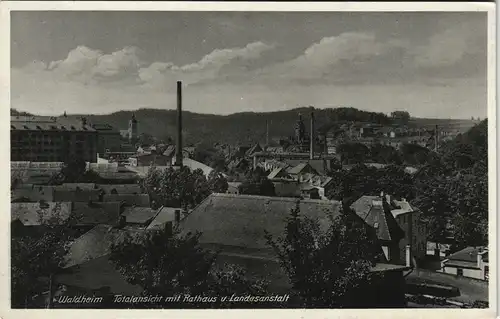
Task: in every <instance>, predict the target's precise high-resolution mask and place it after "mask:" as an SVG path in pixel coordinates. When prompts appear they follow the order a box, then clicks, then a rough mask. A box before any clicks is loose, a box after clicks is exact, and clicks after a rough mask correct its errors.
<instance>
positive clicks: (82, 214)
mask: <svg viewBox="0 0 500 319" xmlns="http://www.w3.org/2000/svg"><path fill="white" fill-rule="evenodd" d="M122 210H123V204H122V203H120V202H105V203H101V202H87V203H82V202H80V203H73V204H72V207H71V223H72V224H74V225H75V226H81V227H86V228H87V230H90V229H89V227H90V228H92V227H94V226H96V225H99V224H110V225H114V224H116V223H118V220H119V217H120V214H121V212H122Z"/></svg>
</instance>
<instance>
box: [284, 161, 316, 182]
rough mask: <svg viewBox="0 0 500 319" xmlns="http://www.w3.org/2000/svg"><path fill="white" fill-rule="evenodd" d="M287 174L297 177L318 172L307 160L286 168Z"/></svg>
mask: <svg viewBox="0 0 500 319" xmlns="http://www.w3.org/2000/svg"><path fill="white" fill-rule="evenodd" d="M287 172H288V174H289V175H290V176H291V177H292V178H295V179H297V178H298V177H299V176H300V175H302V174H307V173H310V174H318V172H317V171H316V170H315V169H314V168H313V167H312V166H311V165H309V163H307V162H301V163H299V164H297V165H295V166H293V167H291V168H289V169H288V170H287Z"/></svg>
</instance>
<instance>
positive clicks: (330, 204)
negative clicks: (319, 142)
mask: <svg viewBox="0 0 500 319" xmlns="http://www.w3.org/2000/svg"><path fill="white" fill-rule="evenodd" d="M296 203H297V199H295V198H284V197H266V196H253V195H233V194H211V195H210V196H209V197H208V198H206V199H205V200H204V201H203V202H202V203H201V204H200V205H198V206H197V207H196V208H195V209H194V210H193V211H192V212H191V213H190V214H189V215H187V217H186V218H185V219H184V220H183V221H182V222H181V228H182V229H183V231H184V232H195V231H201V232H202V235H201V238H200V243H204V244H214V245H229V246H236V247H240V248H244V249H251V250H261V251H269V249H270V248H269V246H268V245H267V242H266V239H265V237H264V234H265V233H264V231H266V230H267V231H268V232H269V233H270V234H271V235H272V236H273V237H276V236H282V235H283V232H284V230H285V225H286V218H287V217H289V215H290V210H291V209H293V208H295V206H296ZM300 211H301V214H302V215H304V216H309V217H311V218H318V220H319V222H320V224H321V225H322V227H324V228H327V227H328V226H329V225H330V221H331V218H332V217H336V216H338V215H339V214H340V213H341V203H340V202H337V201H325V200H301V201H300Z"/></svg>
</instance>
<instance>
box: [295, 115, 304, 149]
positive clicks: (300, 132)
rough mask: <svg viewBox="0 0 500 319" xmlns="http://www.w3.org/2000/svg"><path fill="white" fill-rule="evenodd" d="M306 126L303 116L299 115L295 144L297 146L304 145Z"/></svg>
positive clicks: (296, 124)
mask: <svg viewBox="0 0 500 319" xmlns="http://www.w3.org/2000/svg"><path fill="white" fill-rule="evenodd" d="M305 135H306V126H305V125H304V121H302V114H300V113H299V119H298V120H297V123H295V142H296V143H297V144H302V143H303V142H304V141H305Z"/></svg>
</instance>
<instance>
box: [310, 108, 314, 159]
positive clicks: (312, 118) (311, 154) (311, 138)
mask: <svg viewBox="0 0 500 319" xmlns="http://www.w3.org/2000/svg"><path fill="white" fill-rule="evenodd" d="M309 144H310V145H309V159H314V108H311V133H310V137H309Z"/></svg>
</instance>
